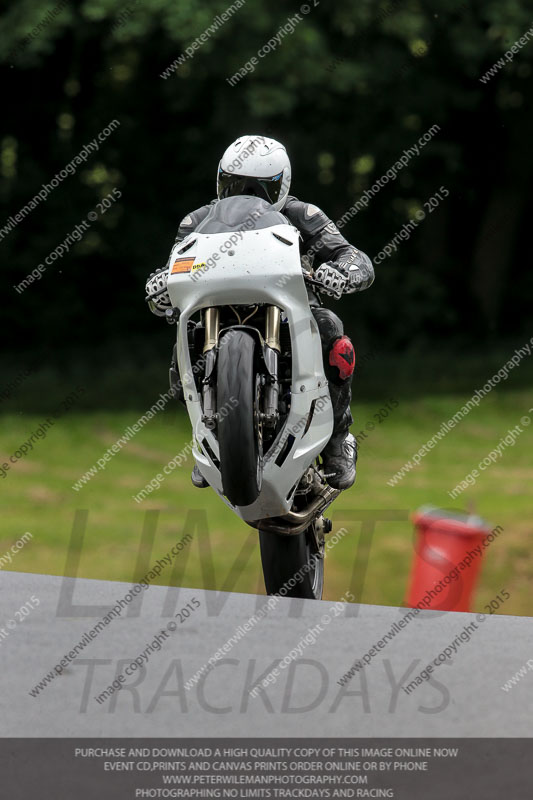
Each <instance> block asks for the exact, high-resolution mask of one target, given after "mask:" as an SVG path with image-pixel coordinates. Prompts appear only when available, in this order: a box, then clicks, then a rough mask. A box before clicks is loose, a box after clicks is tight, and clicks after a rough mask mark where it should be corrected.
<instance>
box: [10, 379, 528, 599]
mask: <svg viewBox="0 0 533 800" xmlns="http://www.w3.org/2000/svg"><path fill="white" fill-rule="evenodd" d="M388 396H389V395H388V394H387V395H386V396H385V402H386V399H387V397H388ZM394 396H396V397H397V398H398V399H399V401H400V405H399V407H398V408H397V409H395V410H394V411H392V412H391V413H390V415H389V417H388V418H387V419H386V420H385V421H384V422H382V423H381V424H376V428H375V429H374V430H373V431H371V432H369V433H368V436H367V438H366V439H364V440H363V442H362V443H361V446H360V458H359V464H358V480H357V483H356V486H355V487H354V488H353V489H352V490H350V491H349V492H346V493H345V494H344V495H342V496H341V497H340V499H339V500H338V501H337V502H336V503H335V504H334V506H333V507H332V509H331V514H330V516H331V517H332V519H333V527H334V530H337V529H338V528H340V527H341V526H345V527H347V528H348V529H349V532H350V535H347V536H345V537H344V539H343V540H342V541H340V542H339V544H338V545H337V546H336V547H335V548H334V549H332V551H331V553H330V554H329V555H328V558H327V563H326V592H325V597H326V599H337V598H339V597H341V596H342V594H343V593H344V592H345V591H346V590H347V589H349V588H350V581H351V576H352V570H353V569H354V562H355V555H356V550H357V545H358V542H359V536H360V534H359V527H360V523H356V522H353V521H349V520H348V517H349V513H347V512H349V511H350V510H358V509H400V510H405V511H409V512H412V511H414V510H415V509H416V508H418V507H419V506H421V505H424V504H427V503H432V504H435V505H439V506H443V507H447V508H449V507H450V506H454V507H458V508H465V509H467V510H471V511H476V512H477V513H479V514H481V515H482V516H484V517H485V518H486V519H488V520H489V521H490V522H491V523H492V525H494V526H495V525H502V527H503V528H504V533H503V534H502V535H501V536H500V537H499V538H498V539H497V540H496V541H495V542H494V543H493V544H492V545H491V547H490V549H489V550H488V551H487V554H486V558H485V563H484V566H483V571H482V576H481V581H480V585H479V588H478V591H477V594H476V599H475V610H483V605H484V604H485V603H487V602H489V601H490V600H491V599H492V598H493V597H494V596H495V595H496V594H498V593H499V592H500V591H501V590H502V589H507V591H509V592H510V594H511V598H510V600H508V602H507V603H506V604H505V606H504V608H503V609H502V610H503V612H504V613H506V614H527V615H533V599H532V596H531V581H532V580H533V561H532V558H531V547H532V544H533V542H532V538H533V537H532V533H531V531H532V528H531V526H532V522H531V516H530V514H531V483H532V480H533V466H532V463H531V434H530V431H529V430H527V429H525V432H524V433H523V435H522V436H520V438H519V439H518V441H517V442H516V444H515V445H514V447H511V448H507V449H506V450H505V451H504V453H503V456H502V458H501V460H499V461H498V462H497V463H496V464H494V465H493V466H491V467H490V468H489V469H487V470H486V471H485V472H484V473H483V475H482V478H481V479H480V480H479V481H478V482H477V484H476V485H475V486H474V487H472V488H469V489H468V490H467V491H466V492H464V494H462V495H461V496H460V498H459V499H458V500H456V501H452V500H451V499H450V497H449V496H448V494H447V491H448V490H451V489H453V487H455V485H456V484H457V483H458V482H459V481H460V480H461V479H462V478H463V477H464V476H465V475H466V474H467V473H468V472H470V470H471V469H472V468H474V467H475V466H476V465H477V464H478V462H479V461H480V460H481V459H482V458H483V457H484V456H485V455H487V453H488V452H489V451H490V450H491V449H492V447H493V446H494V445H495V444H496V443H497V442H498V441H499V439H500V438H501V437H502V436H504V435H505V433H506V432H507V430H508V429H509V428H512V427H514V426H515V425H517V424H520V417H521V416H522V415H523V414H525V413H527V410H528V409H529V408H531V407H533V392H532V391H531V390H529V389H523V388H520V389H519V390H515V391H505V392H504V391H497V390H495V391H493V392H492V393H491V394H490V395H489V396H487V397H486V398H485V399H484V400H483V401H482V403H481V405H480V407H479V408H477V409H474V410H473V411H472V412H471V413H470V414H469V416H468V417H467V418H466V419H465V420H463V421H462V422H461V423H460V424H459V426H458V427H457V428H456V429H455V430H454V431H452V432H451V433H449V434H448V435H447V436H446V438H445V439H444V440H443V441H442V442H440V443H439V444H438V446H437V447H436V448H435V449H434V450H432V451H431V452H430V453H429V454H428V455H427V456H426V457H425V458H424V459H423V460H422V463H421V465H420V466H419V467H418V468H416V469H415V470H413V471H412V472H410V473H409V474H408V475H406V477H405V478H404V479H403V480H402V481H401V482H400V483H399V484H398V485H397V486H395V487H390V486H388V485H387V480H388V479H389V478H390V477H391V476H392V475H393V474H394V473H395V472H396V471H397V470H398V469H399V468H400V467H401V466H402V465H403V464H404V462H405V461H406V459H408V458H409V457H411V456H412V454H413V453H414V452H415V451H416V450H418V448H419V447H420V446H421V445H422V444H423V443H424V442H426V441H427V440H428V439H429V438H430V437H431V436H432V435H433V434H434V433H435V432H436V431H437V430H438V429H439V427H440V425H441V423H442V422H443V421H444V420H447V419H448V418H449V417H451V416H453V414H454V413H455V412H456V411H457V410H458V408H460V406H461V405H462V404H463V403H464V402H465V401H466V400H467V399H468V397H469V396H470V392H468V393H464V394H463V393H460V394H448V395H447V394H442V393H435V394H434V395H429V396H427V397H424V398H421V399H412V398H410V397H407V398H406V399H402V395H401V394H400V395H399V394H398V393H395V395H394ZM381 405H382V403H380V402H377V401H372V402H366V403H357V404H356V405H355V406H354V408H353V412H354V417H355V419H356V423H355V425H354V428H353V430H354V432H355V433H357V432H358V431H359V430H360V429H363V428H364V427H365V425H366V423H367V422H372V421H374V422H375V423H377V420H376V419H375V418H374V417H373V414H374V413H376V412H377V410H378V409H379V407H380V406H381ZM140 413H142V410H141V412H136V411H128V412H112V411H107V412H89V411H86V412H83V413H77V412H76V411H75V410H74V411H71V412H69V413H68V414H66V415H65V416H64V417H63V418H61V419H59V420H58V421H57V422H56V423H55V425H54V426H53V427H52V428H51V429H50V430H49V431H48V433H47V436H46V438H44V439H39V440H38V441H37V443H36V445H35V447H34V450H33V451H32V452H31V453H30V454H29V455H28V456H27V457H26V458H25V459H22V460H20V461H18V462H17V464H15V465H12V468H11V469H10V470H9V472H8V474H7V476H6V477H5V478H3V479H0V487H1V490H2V493H3V496H4V509H5V510H4V514H3V515H2V516H1V518H0V556H2V555H4V553H5V552H6V550H8V548H9V547H10V546H11V545H12V544H13V543H14V542H15V541H16V540H17V539H18V538H19V537H20V536H21V535H22V534H23V533H24V532H25V531H30V532H31V533H32V534H33V537H34V538H33V540H32V541H30V542H29V543H28V544H26V546H25V547H24V548H23V549H22V550H21V551H20V552H19V553H18V554H17V555H16V556H14V557H13V562H12V564H11V566H10V567H9V569H14V570H17V571H27V572H40V573H50V574H56V575H58V574H63V573H64V569H65V562H66V555H67V549H68V542H69V537H70V533H71V529H72V524H73V519H74V513H75V511H76V509H88V510H89V521H88V526H87V531H86V535H85V542H84V547H83V551H82V554H81V561H80V568H79V576H80V577H88V578H100V579H106V580H125V581H129V580H131V579H132V578H133V577H134V574H133V573H134V565H135V563H136V559H137V556H138V551H139V545H140V538H141V530H142V526H143V520H144V512H145V510H148V509H159V510H160V515H159V522H158V527H157V531H156V535H155V540H154V546H153V550H152V552H151V554H149V553H145V556H146V558H147V559H148V563H153V562H154V561H155V560H156V559H157V558H161V557H162V556H163V555H165V554H166V553H167V551H168V550H169V549H170V547H171V546H172V544H173V543H174V542H175V541H176V540H178V539H179V538H181V536H182V535H183V533H184V532H185V530H186V526H185V521H186V519H187V514H188V512H189V511H191V510H192V511H196V512H201V513H202V514H203V513H204V512H205V515H206V519H207V525H208V533H206V532H205V531H202V530H201V529H200V530H199V532H198V533H197V534H196V535H195V538H194V541H193V542H192V544H191V545H190V546H189V547H188V548H187V550H186V551H184V552H183V553H182V555H181V556H180V557H179V566H180V569H181V570H182V574H180V575H178V579H179V581H180V583H181V584H182V585H184V586H191V587H202V586H203V587H204V588H208V589H215V588H216V589H218V590H222V589H230V590H232V591H240V592H258V591H259V592H264V588H263V583H262V577H261V569H260V559H259V548H258V545H257V539H256V537H257V533H256V532H255V531H254V530H253V529H251V528H248V527H247V526H246V525H245V524H244V523H242V522H240V521H239V520H238V519H237V517H235V516H234V515H233V514H232V512H231V511H230V510H229V509H227V508H226V507H225V506H224V504H223V503H222V502H221V501H220V500H219V499H218V498H217V497H216V495H215V494H214V492H213V491H212V490H211V489H205V490H196V489H194V488H193V487H192V485H191V483H190V478H189V476H190V469H191V466H192V463H191V458H190V457H189V458H188V461H187V463H186V464H185V465H183V466H182V467H180V468H178V469H176V470H175V471H174V472H173V474H172V475H171V476H170V477H167V478H166V480H165V481H164V483H163V485H162V486H161V488H160V489H159V490H158V491H156V492H154V493H153V494H151V495H150V496H149V498H148V499H146V500H145V501H144V502H142V503H140V504H137V503H136V502H135V501H134V500H133V498H132V496H133V495H134V494H136V493H137V492H139V491H140V490H141V489H142V488H143V487H144V486H145V484H146V483H148V482H149V481H150V480H151V479H152V478H153V477H154V476H155V475H156V474H157V473H158V472H160V471H161V468H162V466H163V465H164V464H166V463H167V462H168V461H169V460H170V459H171V458H172V457H174V456H175V455H176V454H177V453H178V452H179V451H180V450H181V448H182V447H183V446H184V445H185V444H186V443H187V442H188V441H189V439H190V429H189V422H188V419H187V417H186V415H185V414H184V412H183V411H181V409H180V410H173V411H166V412H163V413H161V414H159V415H157V417H156V418H155V419H153V420H152V421H151V422H150V423H148V424H147V425H146V427H145V428H144V429H143V430H142V431H140V432H139V433H138V434H137V436H136V437H135V438H134V439H133V440H132V441H131V442H130V443H128V444H127V445H126V446H125V447H124V449H123V450H121V451H120V452H119V453H118V455H116V456H115V457H114V458H113V459H112V460H111V462H110V463H109V464H108V465H107V468H106V469H105V470H104V471H100V472H98V473H97V475H96V476H95V477H93V478H92V480H91V481H90V482H89V483H88V484H86V485H85V486H84V487H83V488H82V489H81V490H80V491H79V492H75V491H73V489H72V488H71V487H72V484H73V483H74V482H75V481H76V480H77V479H78V478H79V477H80V476H81V475H82V474H83V473H84V472H85V471H86V470H88V469H89V468H90V467H91V466H92V465H93V464H94V463H95V462H96V460H97V459H98V458H100V457H101V456H102V455H103V453H104V451H105V450H106V449H107V448H108V447H109V446H110V445H112V444H113V443H114V442H115V440H116V439H117V437H119V436H120V435H121V434H122V432H123V431H124V429H125V428H126V427H127V426H128V425H132V424H133V423H134V422H135V421H136V419H137V418H138V416H139V415H140ZM45 416H46V414H43V415H21V414H19V415H14V414H5V415H4V416H3V418H2V422H3V425H2V430H3V431H4V434H3V435H2V438H1V440H0V457H1V462H2V463H3V462H4V461H8V459H9V455H10V454H12V453H13V452H14V451H15V450H16V449H17V448H18V447H19V446H20V444H21V443H22V442H23V441H25V440H26V439H27V438H28V437H29V436H30V434H31V432H32V431H33V430H35V429H36V428H37V427H38V426H39V425H40V424H41V422H42V421H43V418H44V417H45ZM532 417H533V414H532ZM343 515H345V516H343ZM189 522H190V519H189ZM246 543H247V544H246ZM243 548H244V549H243ZM412 556H413V536H412V524H411V522H410V521H403V522H380V523H378V524H377V526H376V530H375V533H374V535H373V537H372V541H371V543H370V549H369V561H368V568H367V570H366V575H365V579H364V584H363V590H362V596H361V600H362V602H365V603H377V604H390V605H399V604H401V602H402V600H403V599H404V597H405V592H406V586H407V581H408V575H409V568H410V564H411V561H412ZM232 570H233V571H234V577H235V581H234V582H232V581H231V580H230V581H228V575H229V574H230V572H231V571H232ZM136 577H137V578H138V577H140V576H136ZM169 579H170V573H169V572H168V571H167V572H166V573H163V575H162V576H161V578H160V581H159V582H160V583H162V584H166V583H167V582H168V581H169Z"/></svg>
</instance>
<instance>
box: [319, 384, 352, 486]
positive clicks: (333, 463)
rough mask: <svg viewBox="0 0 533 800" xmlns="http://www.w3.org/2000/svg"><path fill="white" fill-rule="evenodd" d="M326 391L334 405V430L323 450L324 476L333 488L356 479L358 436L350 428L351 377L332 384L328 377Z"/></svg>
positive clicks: (350, 484) (345, 484) (349, 484)
mask: <svg viewBox="0 0 533 800" xmlns="http://www.w3.org/2000/svg"><path fill="white" fill-rule="evenodd" d="M329 391H330V395H331V403H332V406H333V422H334V427H333V433H332V435H331V439H330V440H329V442H328V443H327V445H326V447H325V448H324V450H323V451H322V461H323V466H324V474H325V476H326V480H327V482H328V483H329V485H330V486H331V487H333V488H334V489H349V488H350V486H352V485H353V483H354V482H355V464H356V461H357V440H356V438H355V436H354V435H353V434H351V433H350V432H349V430H350V425H351V424H352V422H353V419H352V414H351V411H350V400H351V396H352V391H351V385H350V381H347V382H346V383H343V384H341V385H340V386H339V385H335V384H334V383H332V382H331V381H330V383H329Z"/></svg>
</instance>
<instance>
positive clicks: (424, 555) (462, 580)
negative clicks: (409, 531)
mask: <svg viewBox="0 0 533 800" xmlns="http://www.w3.org/2000/svg"><path fill="white" fill-rule="evenodd" d="M412 520H413V522H414V525H415V557H414V560H413V566H412V570H411V577H410V588H409V592H408V595H407V602H406V605H407V606H409V607H410V608H416V607H419V608H421V609H426V608H431V609H433V610H439V611H470V602H471V600H472V594H473V592H474V588H475V586H476V583H477V579H478V577H479V573H480V569H481V561H482V559H483V551H484V547H483V539H484V538H485V536H486V535H487V534H488V533H490V530H491V529H490V526H489V525H488V523H487V522H485V521H484V520H482V519H481V517H478V516H475V515H469V514H466V513H463V512H461V511H445V510H443V509H440V508H435V507H434V506H424V507H423V508H420V509H419V510H418V511H417V512H416V513H415V514H413V517H412Z"/></svg>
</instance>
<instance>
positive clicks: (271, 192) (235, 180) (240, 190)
mask: <svg viewBox="0 0 533 800" xmlns="http://www.w3.org/2000/svg"><path fill="white" fill-rule="evenodd" d="M282 183H283V172H279V173H278V174H277V175H273V176H272V177H271V178H254V177H251V176H246V175H233V174H232V173H231V172H224V170H223V169H219V171H218V199H219V200H222V199H223V198H224V197H234V196H235V195H242V194H248V195H252V196H253V197H261V198H262V199H263V200H266V201H267V203H272V204H273V203H276V202H277V201H278V199H279V196H280V194H281V185H282Z"/></svg>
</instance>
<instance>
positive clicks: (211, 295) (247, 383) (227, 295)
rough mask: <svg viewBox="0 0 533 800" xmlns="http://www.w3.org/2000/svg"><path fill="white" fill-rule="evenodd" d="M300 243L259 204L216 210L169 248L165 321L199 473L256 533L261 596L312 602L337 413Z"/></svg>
mask: <svg viewBox="0 0 533 800" xmlns="http://www.w3.org/2000/svg"><path fill="white" fill-rule="evenodd" d="M299 238H300V234H299V232H298V231H297V229H296V228H294V227H293V226H292V225H291V224H290V223H289V222H288V220H287V219H286V218H285V217H284V216H283V215H282V214H281V213H279V212H277V211H275V210H274V209H273V208H272V206H271V205H269V204H268V203H267V202H265V201H264V200H261V199H259V198H256V197H249V196H239V197H228V198H225V199H223V200H219V201H217V202H216V203H214V204H213V206H212V208H211V210H210V212H209V214H208V216H207V217H206V218H205V220H204V221H203V222H202V223H201V224H200V225H199V227H198V228H197V229H196V231H195V232H193V233H191V234H189V235H188V236H187V238H186V239H184V240H182V241H181V242H179V243H178V244H176V246H175V247H174V248H173V250H172V253H171V257H170V262H169V273H168V284H167V288H168V293H169V296H170V300H171V303H172V309H169V310H168V312H167V315H168V316H169V319H170V321H171V322H172V321H175V322H177V345H176V353H177V366H178V370H179V375H180V376H181V386H182V387H183V389H182V391H183V394H184V401H185V404H186V407H187V411H188V414H189V418H190V421H191V425H192V430H193V446H192V452H193V456H194V459H195V461H196V465H197V467H198V469H199V471H200V473H201V475H202V476H203V477H204V479H205V480H206V481H207V483H208V484H209V485H210V486H211V487H212V488H213V489H214V491H215V492H216V493H217V494H218V495H219V497H220V498H221V500H222V501H223V502H224V503H226V505H228V506H229V507H230V508H231V509H232V510H233V511H234V512H235V514H237V515H238V516H239V517H240V518H241V519H242V520H243V521H244V522H246V523H247V524H248V525H250V526H252V527H254V528H256V529H257V530H258V531H259V540H260V550H261V562H262V567H263V575H264V579H265V587H266V591H267V593H268V594H279V593H280V590H281V589H283V593H284V594H285V595H286V596H289V597H306V598H315V599H320V598H321V597H322V591H323V584H324V542H325V536H326V534H327V533H328V532H329V531H330V530H331V521H330V520H328V519H326V518H325V517H324V511H325V510H326V509H327V508H328V506H330V504H331V503H332V502H333V501H334V500H335V498H336V497H337V496H338V495H339V494H340V491H339V490H336V489H333V488H332V487H330V486H329V485H328V483H327V482H326V479H325V477H324V471H323V468H322V465H321V460H320V453H321V451H322V450H323V448H324V447H325V445H326V444H327V442H328V440H329V438H330V436H331V433H332V430H333V410H332V406H331V399H330V395H329V389H328V382H327V379H326V376H325V374H324V366H323V359H322V348H321V341H320V335H319V331H318V326H317V324H316V321H315V319H314V317H313V315H312V313H311V309H310V306H309V299H308V294H307V289H306V285H305V284H306V281H308V282H309V283H312V278H311V277H310V276H309V275H307V276H306V277H304V273H303V272H302V266H301V258H300V248H299ZM178 309H179V310H178ZM178 384H179V380H178V371H177V370H176V369H171V385H174V386H175V387H177V386H178ZM295 576H296V579H295Z"/></svg>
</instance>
